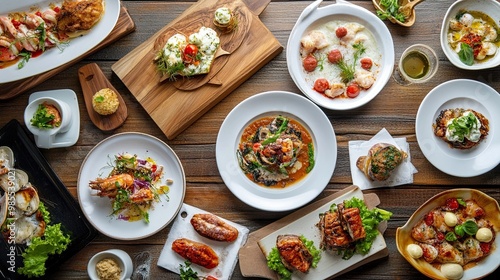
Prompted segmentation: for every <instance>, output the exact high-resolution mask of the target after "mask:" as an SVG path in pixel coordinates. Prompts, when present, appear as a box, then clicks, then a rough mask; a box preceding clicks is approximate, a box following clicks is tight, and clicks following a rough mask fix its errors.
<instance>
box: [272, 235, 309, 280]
mask: <svg viewBox="0 0 500 280" xmlns="http://www.w3.org/2000/svg"><path fill="white" fill-rule="evenodd" d="M276 248H277V249H278V252H279V254H280V257H281V261H282V262H283V264H284V265H285V267H286V268H288V269H290V270H298V271H300V272H304V273H306V272H307V271H309V268H310V267H311V264H312V260H313V256H312V255H311V253H310V252H309V250H308V249H307V247H306V246H305V245H304V243H303V242H302V240H300V238H299V236H298V235H293V234H285V235H279V236H278V237H277V238H276Z"/></svg>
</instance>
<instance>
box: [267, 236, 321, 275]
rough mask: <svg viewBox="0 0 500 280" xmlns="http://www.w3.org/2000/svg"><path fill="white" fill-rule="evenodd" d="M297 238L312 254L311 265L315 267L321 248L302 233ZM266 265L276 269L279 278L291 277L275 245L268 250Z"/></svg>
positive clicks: (319, 258)
mask: <svg viewBox="0 0 500 280" xmlns="http://www.w3.org/2000/svg"><path fill="white" fill-rule="evenodd" d="M299 239H300V240H301V241H302V243H304V246H305V247H306V248H307V249H308V250H309V253H311V255H312V256H313V260H312V263H311V267H312V268H316V267H317V266H318V263H319V261H320V260H321V250H319V249H317V248H316V247H315V246H314V242H313V241H312V240H308V239H307V238H305V237H304V236H302V235H301V236H300V237H299ZM267 266H268V267H269V268H270V269H271V270H273V271H276V272H277V273H278V275H279V278H280V279H281V280H287V279H292V272H291V271H290V270H288V269H287V268H286V267H285V265H284V264H283V262H282V261H281V257H280V253H279V251H278V249H277V248H276V247H273V248H272V249H271V252H269V255H267Z"/></svg>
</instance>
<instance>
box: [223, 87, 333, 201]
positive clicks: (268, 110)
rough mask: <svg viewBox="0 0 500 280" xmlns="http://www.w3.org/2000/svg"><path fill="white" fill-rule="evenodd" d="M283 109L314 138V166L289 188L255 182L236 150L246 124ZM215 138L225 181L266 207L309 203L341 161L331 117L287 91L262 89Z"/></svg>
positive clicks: (240, 106)
mask: <svg viewBox="0 0 500 280" xmlns="http://www.w3.org/2000/svg"><path fill="white" fill-rule="evenodd" d="M279 114H282V115H285V116H289V117H290V118H293V119H295V120H297V121H298V122H300V123H301V124H302V125H303V126H304V127H305V128H306V129H307V130H308V131H309V132H310V134H311V137H312V139H313V142H314V158H315V165H314V168H313V169H312V170H311V172H309V174H307V176H305V178H303V179H301V180H300V181H298V182H296V183H294V184H292V185H291V186H288V187H286V188H284V189H279V188H266V187H263V186H260V185H258V184H256V183H254V182H253V181H252V180H250V179H249V178H248V177H246V176H245V173H244V172H243V171H242V170H241V168H240V166H239V163H238V158H237V156H236V151H237V150H238V145H239V143H240V139H241V134H242V132H243V130H244V129H245V127H247V126H248V125H249V124H250V123H251V122H253V121H255V120H256V119H258V118H261V117H265V116H275V115H279ZM216 143H217V144H216V147H215V153H216V156H215V157H216V160H217V167H218V169H219V173H220V175H221V177H222V180H224V183H225V184H226V186H227V187H228V188H229V190H230V191H231V192H232V193H233V194H234V195H235V196H236V197H238V198H239V199H240V200H241V201H243V202H245V203H246V204H248V205H250V206H252V207H255V208H257V209H261V210H265V211H288V210H292V209H295V208H299V207H301V206H303V205H305V204H307V203H309V202H310V201H311V200H313V199H314V198H316V196H318V195H319V194H320V193H321V192H322V191H323V189H324V188H325V187H326V186H327V185H328V182H329V181H330V178H331V177H332V175H333V171H334V169H335V164H336V162H337V140H336V138H335V132H334V131H333V127H332V124H331V122H330V120H329V119H328V117H327V116H326V115H325V113H324V112H323V111H322V110H321V109H320V108H319V107H318V106H316V104H314V103H313V102H312V101H310V100H309V99H307V98H305V97H303V96H302V95H299V94H295V93H291V92H286V91H268V92H263V93H259V94H257V95H254V96H252V97H249V98H247V99H246V100H244V101H242V102H241V103H240V104H238V105H237V106H236V107H234V108H233V110H232V111H231V112H230V113H229V114H228V115H227V117H226V119H225V120H224V122H223V123H222V125H221V128H220V130H219V133H218V135H217V142H216Z"/></svg>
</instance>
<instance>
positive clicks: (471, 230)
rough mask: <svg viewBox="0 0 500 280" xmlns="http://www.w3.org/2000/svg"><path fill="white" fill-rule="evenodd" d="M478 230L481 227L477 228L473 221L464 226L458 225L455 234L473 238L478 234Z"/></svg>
mask: <svg viewBox="0 0 500 280" xmlns="http://www.w3.org/2000/svg"><path fill="white" fill-rule="evenodd" d="M478 229H479V227H478V226H477V224H476V222H474V221H473V220H467V221H465V222H464V223H463V224H461V225H457V226H456V227H455V233H456V234H457V235H459V236H464V235H465V234H468V235H470V236H473V235H475V234H476V232H477V231H478Z"/></svg>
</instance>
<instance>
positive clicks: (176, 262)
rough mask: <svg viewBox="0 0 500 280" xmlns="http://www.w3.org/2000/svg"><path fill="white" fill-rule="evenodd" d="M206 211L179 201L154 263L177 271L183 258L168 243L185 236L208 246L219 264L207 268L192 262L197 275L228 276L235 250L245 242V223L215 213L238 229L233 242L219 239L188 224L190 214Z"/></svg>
mask: <svg viewBox="0 0 500 280" xmlns="http://www.w3.org/2000/svg"><path fill="white" fill-rule="evenodd" d="M207 213H209V212H207V211H204V210H202V209H199V208H196V207H194V206H191V205H188V204H183V206H182V208H181V210H180V211H179V213H178V214H177V218H176V219H175V222H174V223H173V224H172V227H171V228H170V231H169V232H168V237H167V242H165V246H164V247H163V249H162V251H161V253H160V257H159V258H158V266H161V267H163V268H166V269H168V270H170V271H173V272H175V273H177V274H180V265H181V264H182V265H184V261H185V259H184V258H182V257H181V256H180V255H179V254H177V253H176V252H174V251H173V250H172V243H174V241H175V240H177V239H179V238H187V239H190V240H193V241H196V242H200V243H203V244H206V245H208V246H210V248H212V249H213V250H214V252H215V253H216V254H217V256H218V257H219V265H217V267H215V268H212V269H207V268H204V267H202V266H199V265H192V266H191V269H193V270H194V271H196V272H197V273H198V276H209V275H211V276H215V277H217V278H218V279H230V278H231V275H232V274H233V271H234V267H235V266H236V263H237V262H238V251H239V250H240V248H241V246H242V245H243V244H245V243H246V241H247V237H248V232H249V230H248V228H247V227H245V226H242V225H240V224H237V223H235V222H232V221H229V220H226V219H224V218H222V217H219V218H220V219H222V220H224V221H225V222H226V223H228V224H230V225H232V226H233V227H235V228H236V229H237V230H238V238H236V240H235V241H233V242H220V241H215V240H211V239H209V238H206V237H203V236H201V235H200V234H198V233H197V232H196V231H195V230H194V228H193V226H192V225H191V218H192V217H193V215H194V214H207Z"/></svg>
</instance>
